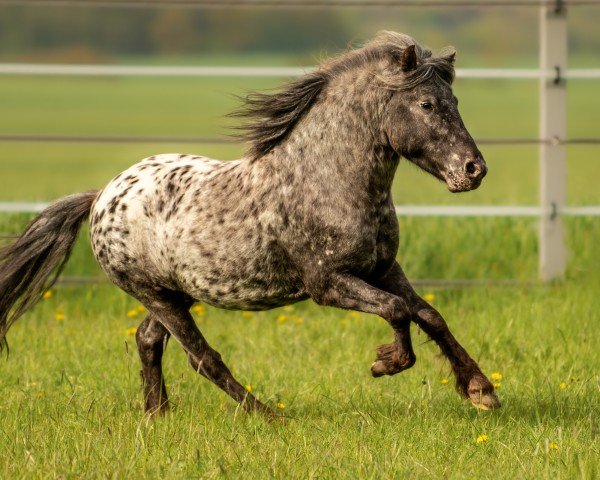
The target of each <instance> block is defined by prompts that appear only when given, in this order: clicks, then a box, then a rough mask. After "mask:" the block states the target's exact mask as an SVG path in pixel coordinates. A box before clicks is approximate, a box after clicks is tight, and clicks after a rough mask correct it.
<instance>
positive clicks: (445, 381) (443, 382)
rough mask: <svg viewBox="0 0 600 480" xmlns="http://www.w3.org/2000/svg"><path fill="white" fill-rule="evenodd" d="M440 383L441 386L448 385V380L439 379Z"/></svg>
mask: <svg viewBox="0 0 600 480" xmlns="http://www.w3.org/2000/svg"><path fill="white" fill-rule="evenodd" d="M440 383H441V384H442V385H446V384H447V383H448V379H447V378H441V379H440Z"/></svg>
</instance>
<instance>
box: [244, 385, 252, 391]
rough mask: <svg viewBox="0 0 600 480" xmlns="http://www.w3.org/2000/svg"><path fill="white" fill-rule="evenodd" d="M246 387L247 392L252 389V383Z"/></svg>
mask: <svg viewBox="0 0 600 480" xmlns="http://www.w3.org/2000/svg"><path fill="white" fill-rule="evenodd" d="M244 388H245V389H246V391H247V392H251V391H252V385H246V386H245V387H244Z"/></svg>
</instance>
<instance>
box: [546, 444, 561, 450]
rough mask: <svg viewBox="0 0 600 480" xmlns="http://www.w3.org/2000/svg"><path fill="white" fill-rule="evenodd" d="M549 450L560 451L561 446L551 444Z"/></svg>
mask: <svg viewBox="0 0 600 480" xmlns="http://www.w3.org/2000/svg"><path fill="white" fill-rule="evenodd" d="M548 448H549V449H550V450H558V449H559V446H558V443H556V442H550V443H549V444H548Z"/></svg>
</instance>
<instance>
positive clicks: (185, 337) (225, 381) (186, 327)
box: [149, 302, 277, 416]
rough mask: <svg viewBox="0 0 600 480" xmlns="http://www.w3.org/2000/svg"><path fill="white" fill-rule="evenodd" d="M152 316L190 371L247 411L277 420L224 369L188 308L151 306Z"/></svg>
mask: <svg viewBox="0 0 600 480" xmlns="http://www.w3.org/2000/svg"><path fill="white" fill-rule="evenodd" d="M149 308H152V311H153V313H154V314H156V315H157V318H159V319H160V322H161V323H162V324H163V325H164V327H165V328H166V329H167V330H168V331H169V332H170V333H171V335H173V337H174V338H175V339H176V340H177V341H178V342H179V343H180V344H181V346H182V347H183V349H184V350H185V351H186V353H187V354H188V359H189V361H190V364H191V366H192V368H193V369H194V370H196V371H197V372H198V373H200V374H201V375H203V376H204V377H206V378H207V379H208V380H210V381H211V382H213V383H214V384H215V385H217V386H218V387H219V388H221V389H222V390H223V391H225V392H226V393H227V394H228V395H229V396H230V397H231V398H233V399H234V400H235V401H236V402H238V403H240V404H241V405H242V406H243V407H244V409H245V410H247V411H255V410H258V411H261V412H263V413H265V414H267V415H269V416H277V415H276V414H275V413H274V412H273V411H272V410H271V409H270V408H269V407H267V406H266V405H264V404H263V403H261V402H259V401H258V400H257V399H256V398H255V397H254V395H252V394H251V393H249V392H248V391H247V390H246V389H245V388H244V387H243V386H242V385H241V384H240V383H239V382H238V381H237V380H236V379H235V378H234V377H233V375H232V374H231V372H230V371H229V368H227V365H225V363H224V362H223V360H222V359H221V355H220V354H219V352H217V351H216V350H214V349H213V348H212V347H211V346H210V345H209V344H208V342H207V341H206V339H205V338H204V336H203V335H202V333H200V330H198V327H197V326H196V323H195V322H194V319H193V318H192V316H191V314H190V312H189V311H188V306H185V305H180V304H176V303H175V302H173V303H170V302H161V303H159V304H157V303H155V302H153V305H152V306H149Z"/></svg>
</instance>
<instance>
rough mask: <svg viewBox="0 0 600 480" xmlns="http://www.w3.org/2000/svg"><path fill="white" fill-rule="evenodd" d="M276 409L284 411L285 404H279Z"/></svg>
mask: <svg viewBox="0 0 600 480" xmlns="http://www.w3.org/2000/svg"><path fill="white" fill-rule="evenodd" d="M276 407H277V408H278V409H279V410H283V409H284V408H285V403H283V402H277V405H276Z"/></svg>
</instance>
